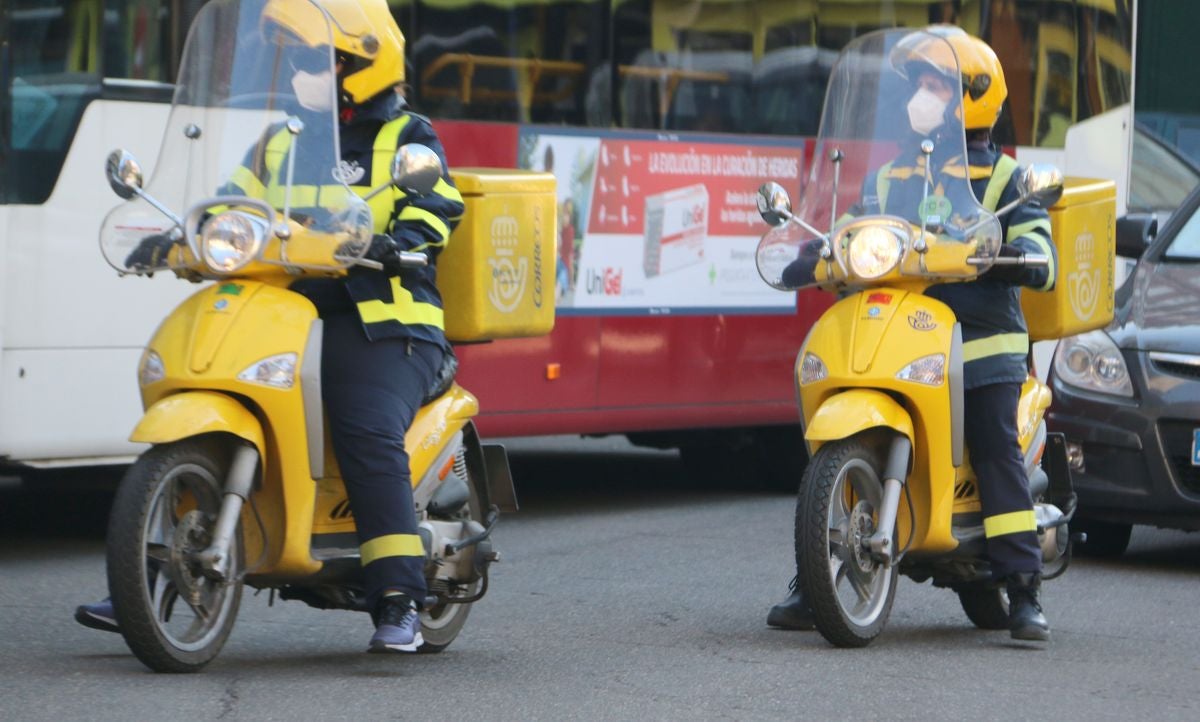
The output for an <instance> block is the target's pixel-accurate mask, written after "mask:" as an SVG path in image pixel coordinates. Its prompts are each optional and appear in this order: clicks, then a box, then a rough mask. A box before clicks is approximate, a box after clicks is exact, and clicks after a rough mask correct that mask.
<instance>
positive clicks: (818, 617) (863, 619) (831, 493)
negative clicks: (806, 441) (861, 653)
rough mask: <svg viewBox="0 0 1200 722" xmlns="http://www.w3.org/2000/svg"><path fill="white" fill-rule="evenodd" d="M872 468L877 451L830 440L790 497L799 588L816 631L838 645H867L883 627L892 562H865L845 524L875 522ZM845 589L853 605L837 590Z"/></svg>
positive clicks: (876, 488) (866, 528)
mask: <svg viewBox="0 0 1200 722" xmlns="http://www.w3.org/2000/svg"><path fill="white" fill-rule="evenodd" d="M879 468H880V464H879V460H878V456H877V454H876V453H875V451H874V450H873V449H871V448H870V447H868V446H867V445H866V444H864V443H863V442H862V441H860V440H858V439H845V440H842V441H834V442H830V443H828V444H826V445H824V446H822V447H821V448H820V450H818V451H817V453H816V454H814V455H813V459H812V461H811V462H810V463H809V465H808V468H807V469H806V470H805V472H804V478H803V480H802V482H801V485H800V494H799V497H798V499H797V502H796V527H795V542H796V560H797V563H798V566H799V570H800V584H801V588H802V589H803V591H804V594H805V596H806V597H807V598H808V601H809V604H811V605H812V610H813V618H814V621H815V622H816V627H817V631H819V632H820V633H821V636H823V637H825V639H827V640H828V641H829V642H830V643H832V644H834V645H836V646H838V647H865V646H866V645H868V644H870V643H871V642H872V641H873V640H874V639H875V637H877V636H879V633H880V632H882V631H883V628H884V625H885V624H886V623H887V619H888V615H889V614H891V610H892V600H893V599H894V598H895V596H896V571H897V565H895V564H892V565H890V566H888V567H884V566H882V565H880V564H879V563H878V562H874V561H872V560H871V559H870V557H869V555H867V554H866V553H865V552H863V551H862V549H861V546H860V547H859V548H858V549H857V551H856V549H855V545H854V543H853V539H854V536H855V535H854V534H853V533H852V531H851V530H852V525H858V529H859V531H860V532H867V533H869V532H870V531H871V530H872V529H873V524H874V522H876V521H877V517H878V508H879V503H880V500H881V499H882V496H883V485H882V483H881V482H880V480H879ZM847 484H849V485H850V488H851V490H852V493H851V494H847V492H846V485H847ZM847 497H849V498H847ZM851 502H853V504H851ZM831 531H836V532H837V533H836V534H831V533H830V532H831ZM847 589H848V590H849V591H850V592H851V594H852V595H853V596H854V597H856V598H857V600H858V602H857V603H856V604H854V603H851V600H850V599H849V598H847V597H846V596H844V595H843V594H842V592H843V591H846V590H847ZM864 592H865V595H864ZM864 596H865V598H864Z"/></svg>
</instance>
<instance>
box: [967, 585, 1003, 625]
mask: <svg viewBox="0 0 1200 722" xmlns="http://www.w3.org/2000/svg"><path fill="white" fill-rule="evenodd" d="M958 601H959V603H960V604H962V608H963V611H964V612H966V613H967V618H968V619H970V620H971V623H972V624H974V625H975V626H976V627H979V628H980V629H992V630H1002V629H1008V592H1006V591H1005V590H1004V589H1002V588H1000V587H991V588H989V587H985V586H982V585H980V586H971V587H964V588H962V589H959V590H958Z"/></svg>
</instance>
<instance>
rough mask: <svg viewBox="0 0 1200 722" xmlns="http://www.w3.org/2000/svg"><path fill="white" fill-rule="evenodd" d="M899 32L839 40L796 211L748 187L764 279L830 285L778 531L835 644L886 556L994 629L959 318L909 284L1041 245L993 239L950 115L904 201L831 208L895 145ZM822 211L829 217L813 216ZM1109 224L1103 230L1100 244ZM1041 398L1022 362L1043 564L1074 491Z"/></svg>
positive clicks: (1035, 261)
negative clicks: (790, 527) (789, 541)
mask: <svg viewBox="0 0 1200 722" xmlns="http://www.w3.org/2000/svg"><path fill="white" fill-rule="evenodd" d="M908 34H909V31H904V30H899V31H880V32H878V33H872V34H869V35H866V36H863V37H860V38H858V39H856V40H855V41H853V42H852V43H851V44H850V45H848V46H847V47H846V49H845V50H843V52H842V55H841V56H840V58H839V60H838V63H837V65H835V67H834V70H833V74H832V77H831V79H830V85H829V88H828V91H827V92H828V95H827V100H826V109H825V115H824V118H823V121H822V124H821V130H820V134H819V137H818V139H817V145H816V152H815V154H814V159H815V160H814V166H813V170H812V174H811V176H810V178H809V180H808V183H807V185H806V186H805V188H804V193H803V196H802V197H801V203H800V206H799V207H798V209H797V210H796V212H795V213H793V212H792V206H791V202H790V199H789V198H788V195H787V193H786V192H785V191H784V189H783V188H782V187H780V186H779V185H777V184H774V183H769V184H767V185H764V186H763V187H762V188H761V189H760V191H759V198H758V202H759V210H760V212H761V213H762V216H763V218H764V220H766V221H767V222H768V223H769V224H771V225H773V226H775V227H774V228H773V229H772V230H770V231H768V232H767V233H766V234H765V235H764V236H763V238H762V241H761V242H760V244H759V247H758V251H757V263H758V268H759V272H760V274H761V275H762V277H763V279H764V280H765V281H766V282H767V283H769V284H770V285H772V286H774V287H775V288H778V289H780V290H788V291H794V290H797V289H800V288H806V287H811V286H815V287H818V288H822V289H825V290H829V291H834V292H837V293H839V294H841V298H840V300H839V301H837V302H836V303H835V304H834V305H833V306H832V307H831V308H830V309H829V310H828V311H827V312H826V313H825V314H824V315H823V316H822V317H821V318H820V320H818V321H817V323H816V324H815V325H814V326H813V328H812V330H811V331H810V332H809V335H808V338H807V339H806V340H805V342H804V345H803V347H802V348H801V350H800V353H799V356H798V358H797V361H796V379H795V382H796V390H797V396H798V401H799V403H800V407H801V416H802V420H803V424H804V438H805V441H806V443H807V445H808V448H809V452H810V457H811V461H810V462H809V465H808V467H807V469H806V471H805V473H804V475H803V478H802V480H801V483H800V491H799V498H798V501H797V506H796V520H795V547H796V558H797V562H798V567H799V568H798V571H799V581H800V584H801V589H802V591H803V592H804V594H805V596H806V598H807V599H808V601H809V603H810V604H811V605H812V609H813V612H814V617H815V622H816V626H817V629H818V630H819V631H820V632H821V634H822V635H823V636H824V637H825V638H826V639H827V640H829V641H830V642H832V643H833V644H835V645H838V646H843V647H859V646H865V645H867V644H869V643H870V642H871V641H872V640H873V639H874V638H875V637H876V636H877V635H878V634H879V633H880V632H881V631H882V629H883V627H884V625H885V624H886V621H887V619H888V615H889V613H890V611H891V607H892V602H893V598H894V595H895V592H896V579H897V573H898V572H903V573H904V574H906V575H907V576H910V577H912V578H913V579H915V580H917V581H925V580H930V579H931V580H932V581H933V583H934V585H936V586H940V587H948V588H951V589H953V590H955V591H956V592H957V593H958V595H959V598H960V601H961V603H962V606H963V608H964V610H965V611H966V613H967V615H968V616H969V617H970V619H971V620H972V622H974V623H975V624H976V625H977V626H979V627H982V628H986V629H1007V628H1008V610H1007V596H1006V592H1005V591H1004V590H1003V589H1001V588H998V587H997V586H995V585H991V584H989V583H988V579H989V571H988V564H987V557H986V550H985V539H984V528H983V520H982V515H981V513H980V504H979V495H978V489H977V485H976V481H975V475H974V473H973V471H972V470H971V467H970V464H969V459H968V458H967V454H966V449H965V444H964V433H963V429H964V425H965V424H968V423H971V421H970V419H966V418H964V413H963V370H962V367H963V359H964V351H963V341H962V334H961V331H960V326H959V324H958V323H957V321H956V319H955V317H954V314H953V313H952V312H951V310H950V309H949V307H947V306H946V305H945V304H943V303H941V302H940V301H938V300H935V299H934V298H931V297H929V296H926V295H923V291H924V290H925V289H926V288H928V287H929V286H930V285H932V284H934V283H944V282H953V281H970V280H972V279H973V278H975V277H976V275H977V274H979V273H982V272H983V271H986V270H987V269H988V268H990V267H991V266H992V265H994V264H999V263H1002V262H1012V263H1022V264H1025V265H1029V266H1033V265H1046V264H1047V262H1048V259H1047V258H1046V257H1045V256H1040V257H1038V256H1033V255H1032V254H1027V255H1025V256H1023V257H1017V258H1010V257H999V256H998V252H999V249H1000V246H1001V242H1002V235H1001V226H1000V223H999V221H998V220H997V215H996V214H993V213H992V212H989V211H988V210H987V209H986V208H984V207H983V206H982V205H980V203H979V202H978V201H977V200H976V199H975V196H974V194H973V193H972V191H971V188H970V186H969V185H968V180H967V178H968V174H967V173H966V172H965V166H964V165H963V159H965V158H966V145H965V140H964V132H963V129H962V126H961V120H958V119H954V118H951V119H949V120H948V121H947V125H948V126H950V127H948V128H947V129H946V130H945V132H943V133H941V134H940V135H939V136H938V137H939V141H938V142H939V143H941V144H943V145H944V147H941V148H935V144H934V142H933V141H932V140H929V139H926V140H924V141H923V142H922V143H921V146H920V153H922V154H923V159H924V163H923V168H924V174H925V184H924V186H925V191H924V192H923V193H922V195H921V197H919V198H914V199H913V200H912V204H911V207H906V208H904V209H903V210H902V211H900V212H898V213H895V214H889V215H867V214H865V213H863V212H859V211H852V212H851V213H846V214H844V215H841V216H839V214H838V205H839V200H841V201H843V202H845V201H846V200H847V198H843V197H841V196H843V195H844V196H847V197H848V198H849V199H852V200H854V201H858V200H859V199H860V198H861V197H862V195H861V194H860V193H859V189H860V188H862V189H865V194H871V193H874V192H876V188H877V187H876V184H875V183H874V178H875V175H874V174H875V172H876V171H877V170H878V169H879V168H880V167H881V166H883V165H884V164H885V163H887V162H890V161H892V160H893V159H895V158H896V156H897V155H898V154H899V152H900V144H901V142H902V140H903V139H902V137H901V135H900V133H899V132H898V131H897V129H896V127H895V126H896V123H895V122H894V117H895V108H897V107H899V108H901V109H902V108H903V107H904V106H903V100H900V101H899V103H897V100H896V99H897V98H903V97H904V96H903V95H902V94H901V93H902V89H899V88H891V87H889V85H888V82H889V81H888V76H889V71H888V63H889V59H888V53H889V50H890V49H891V48H892V47H893V46H894V45H895V44H896V42H897V41H898V40H899V39H900V38H901V37H904V36H906V35H908ZM930 38H931V41H933V42H937V41H938V39H937V38H934V37H933V36H930ZM946 51H947V52H946V53H945V55H946V56H949V57H954V56H953V52H952V51H951V50H950V48H949V47H947V48H946ZM903 92H909V93H910V92H911V91H908V90H906V89H904V90H903ZM959 92H961V90H959ZM959 106H960V107H961V98H960V99H959ZM951 107H954V105H953V103H952V104H951ZM956 122H957V123H958V127H954V124H955V123H956ZM946 146H948V147H946ZM956 157H957V159H958V160H957V161H956V162H957V163H958V168H959V169H960V171H961V172H959V173H957V175H958V176H959V178H958V179H957V183H956V182H955V181H956V179H955V177H954V176H955V175H956V174H955V173H954V172H952V171H953V168H950V169H949V171H950V172H946V173H942V174H941V175H940V176H939V178H938V181H937V183H934V182H933V177H932V170H931V169H932V168H933V167H935V166H936V165H937V164H938V163H939V159H942V161H944V160H945V159H951V160H950V161H946V162H948V163H950V164H953V163H954V162H955V161H954V160H953V159H954V158H956ZM918 166H921V164H920V163H918ZM864 181H865V182H864ZM1020 182H1021V183H1022V184H1023V191H1022V199H1021V200H1022V201H1026V200H1029V199H1036V200H1040V201H1041V202H1042V203H1043V205H1044V206H1046V207H1049V206H1051V205H1053V204H1054V203H1055V201H1056V199H1057V198H1059V196H1060V195H1061V194H1062V193H1063V179H1062V176H1061V174H1059V173H1058V171H1057V170H1056V169H1054V168H1052V167H1048V166H1036V165H1035V166H1032V167H1031V168H1030V169H1029V170H1028V171H1027V172H1026V173H1025V174H1024V175H1023V176H1022V177H1021V179H1020ZM1109 185H1111V184H1109ZM847 191H848V192H847ZM885 192H886V191H885ZM879 205H880V206H881V207H882V206H883V205H884V204H883V203H882V202H879ZM895 205H897V203H896V202H894V201H893V202H892V203H889V204H888V205H887V208H888V209H889V210H894V206H895ZM1011 207H1015V204H1013V206H1011ZM1011 207H1010V208H1011ZM1010 208H1003V209H999V211H998V213H1000V214H1003V213H1004V212H1006V211H1007V210H1010ZM1052 215H1053V214H1052ZM1094 215H1095V214H1092V215H1089V218H1092V220H1093V222H1098V223H1099V227H1098V229H1097V230H1098V232H1097V233H1096V234H1095V235H1096V237H1097V238H1104V237H1105V235H1104V224H1105V223H1109V224H1111V223H1112V220H1113V219H1112V215H1111V213H1109V215H1107V216H1104V215H1101V216H1100V217H1099V221H1095V218H1094ZM822 224H828V225H827V226H826V227H832V230H831V231H830V232H828V233H825V232H822V231H821V230H819V227H820V225H822ZM1058 225H1059V226H1060V228H1056V231H1058V230H1062V229H1061V224H1058ZM1112 237H1113V236H1112V233H1111V232H1109V233H1108V235H1107V238H1108V239H1109V242H1110V243H1111V239H1112ZM1063 255H1066V254H1063ZM1062 277H1065V274H1064V273H1063V272H1062V271H1060V278H1062ZM1060 285H1061V286H1062V287H1063V288H1065V287H1066V286H1067V285H1068V284H1066V283H1063V284H1060ZM1110 289H1111V287H1110ZM1109 292H1110V293H1111V290H1110V291H1109ZM1064 293H1065V291H1064ZM1109 308H1110V309H1111V302H1110V304H1109ZM1027 315H1028V314H1027ZM1091 322H1093V323H1095V322H1100V323H1103V322H1104V321H1103V320H1102V319H1099V318H1097V319H1091ZM1030 325H1031V327H1033V326H1035V324H1034V323H1032V322H1031V324H1030ZM1049 404H1050V391H1049V389H1048V388H1047V387H1046V385H1045V384H1043V383H1042V382H1041V381H1039V380H1038V379H1037V378H1035V377H1033V376H1030V377H1029V378H1028V379H1027V380H1026V382H1025V384H1024V386H1023V388H1022V391H1021V396H1020V403H1019V411H1018V416H1019V418H1018V430H1019V434H1020V446H1021V450H1022V452H1023V454H1024V459H1025V467H1026V470H1027V473H1028V475H1029V481H1030V487H1031V492H1032V495H1033V498H1034V500H1035V502H1036V505H1035V506H1036V508H1035V513H1036V517H1037V524H1038V536H1039V540H1040V543H1041V548H1042V554H1043V560H1044V563H1045V564H1046V565H1047V573H1046V575H1045V578H1053V577H1054V576H1057V575H1058V574H1060V573H1061V572H1062V571H1063V570H1065V568H1066V563H1067V562H1068V560H1069V535H1068V530H1067V522H1068V521H1069V520H1070V517H1071V514H1072V513H1073V508H1074V501H1073V500H1074V494H1073V492H1072V489H1071V482H1070V475H1069V471H1068V467H1067V463H1066V450H1065V444H1064V443H1063V440H1062V439H1061V437H1055V436H1053V435H1048V434H1047V432H1046V427H1045V423H1044V422H1043V415H1044V412H1045V410H1046V408H1047V407H1048V406H1049Z"/></svg>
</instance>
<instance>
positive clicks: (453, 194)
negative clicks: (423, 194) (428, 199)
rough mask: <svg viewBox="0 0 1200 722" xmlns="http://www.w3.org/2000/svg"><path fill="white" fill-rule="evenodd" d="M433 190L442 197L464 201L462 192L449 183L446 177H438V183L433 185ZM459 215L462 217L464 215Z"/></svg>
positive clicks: (459, 201) (457, 201) (458, 201)
mask: <svg viewBox="0 0 1200 722" xmlns="http://www.w3.org/2000/svg"><path fill="white" fill-rule="evenodd" d="M433 192H434V193H437V194H438V195H439V196H441V197H442V198H445V199H447V200H451V201H454V202H455V203H462V202H463V199H462V193H459V192H458V189H457V188H455V187H454V186H452V185H450V184H449V183H447V182H446V179H445V178H438V182H437V185H435V186H434V187H433ZM458 217H459V218H461V217H462V216H458ZM451 220H453V219H451Z"/></svg>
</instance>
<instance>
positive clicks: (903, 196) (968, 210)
mask: <svg viewBox="0 0 1200 722" xmlns="http://www.w3.org/2000/svg"><path fill="white" fill-rule="evenodd" d="M945 32H946V33H950V32H962V31H960V30H958V29H956V28H953V29H952V28H947V30H946V31H945ZM962 108H963V76H962V73H961V72H960V71H959V67H958V62H957V59H956V57H955V54H954V51H953V49H952V47H951V45H950V44H949V43H948V42H947V41H946V40H945V38H944V36H943V35H940V34H935V33H931V32H927V31H923V30H922V31H915V32H914V31H911V30H903V29H901V30H883V31H879V32H875V33H871V34H868V35H864V36H862V37H860V38H857V39H855V40H854V41H852V42H851V43H850V44H849V45H847V46H846V48H845V49H844V50H843V51H842V53H841V54H840V55H839V57H838V60H837V62H836V63H835V65H834V68H833V71H832V75H831V77H830V80H829V86H828V89H827V91H826V96H825V106H824V111H823V115H822V118H821V128H820V132H819V134H818V137H817V142H816V148H815V152H814V153H813V160H812V167H811V169H810V173H809V176H808V180H807V182H806V184H805V186H804V189H803V192H802V194H801V197H800V200H799V203H798V204H797V207H796V209H795V212H794V213H795V219H794V220H793V221H791V222H787V223H785V224H783V225H780V226H777V227H775V228H773V229H772V230H770V231H768V232H767V233H766V235H764V236H763V239H762V241H761V242H760V243H759V248H758V265H759V271H760V273H761V274H762V276H763V279H764V280H766V281H767V282H768V283H769V284H770V285H772V286H774V287H776V288H779V289H781V290H794V289H798V288H804V287H806V286H813V285H819V286H822V287H826V288H833V287H839V288H845V287H862V286H867V285H872V284H877V283H881V282H886V281H887V280H888V279H895V278H897V277H898V276H900V277H902V276H920V277H926V278H930V279H945V280H951V279H959V280H962V279H969V278H972V277H974V276H975V275H977V274H978V273H981V272H982V271H984V270H986V269H987V268H988V267H989V266H990V264H991V263H992V261H993V260H994V259H995V256H996V254H997V253H998V251H999V248H1000V243H1001V230H1000V224H999V222H998V221H997V220H996V217H995V216H994V215H993V214H992V213H990V212H988V211H987V210H986V209H984V208H983V206H981V205H980V203H979V201H978V200H977V199H976V197H975V194H974V192H973V191H972V188H971V178H972V174H973V173H974V174H975V175H979V174H980V171H979V170H978V169H975V170H973V169H972V168H971V166H970V165H969V163H968V157H967V144H966V136H965V133H964V128H963V121H962V117H963V113H962ZM806 224H807V228H806V227H805V225H806Z"/></svg>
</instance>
